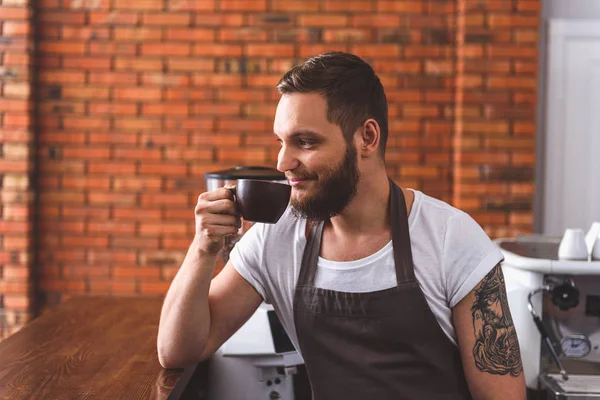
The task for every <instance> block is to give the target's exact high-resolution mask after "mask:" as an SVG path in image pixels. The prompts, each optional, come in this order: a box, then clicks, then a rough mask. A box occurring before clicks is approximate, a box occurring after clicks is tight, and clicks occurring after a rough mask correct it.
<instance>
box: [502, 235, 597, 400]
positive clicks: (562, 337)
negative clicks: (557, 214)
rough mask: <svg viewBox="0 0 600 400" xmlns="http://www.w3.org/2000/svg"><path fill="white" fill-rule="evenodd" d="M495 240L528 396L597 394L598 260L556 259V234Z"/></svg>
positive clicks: (564, 399) (588, 396) (590, 396)
mask: <svg viewBox="0 0 600 400" xmlns="http://www.w3.org/2000/svg"><path fill="white" fill-rule="evenodd" d="M596 237H597V234H596ZM599 240H600V239H599ZM495 242H496V244H498V246H499V247H500V249H501V251H502V253H503V255H504V261H503V263H502V271H503V273H504V278H505V282H506V290H507V295H508V302H509V307H510V310H511V314H512V317H513V322H514V325H515V329H516V332H517V337H518V339H519V345H520V349H521V358H522V361H523V371H524V375H525V380H526V384H527V389H528V390H527V392H528V399H530V400H533V399H535V400H537V399H548V400H550V399H560V400H571V399H577V400H583V399H600V261H592V260H591V257H588V259H587V260H566V259H562V258H561V259H559V257H558V254H559V246H560V243H561V238H560V237H558V238H557V237H548V236H543V235H530V236H522V237H517V238H512V239H498V240H496V241H495Z"/></svg>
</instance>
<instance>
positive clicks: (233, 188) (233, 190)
mask: <svg viewBox="0 0 600 400" xmlns="http://www.w3.org/2000/svg"><path fill="white" fill-rule="evenodd" d="M225 189H227V190H229V191H230V192H231V195H232V196H233V201H234V202H235V201H236V200H237V197H236V195H235V189H236V188H235V185H233V186H227V187H225Z"/></svg>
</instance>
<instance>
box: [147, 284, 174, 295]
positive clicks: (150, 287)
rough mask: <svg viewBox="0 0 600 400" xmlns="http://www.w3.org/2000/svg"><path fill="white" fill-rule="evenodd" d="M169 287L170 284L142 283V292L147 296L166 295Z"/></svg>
mask: <svg viewBox="0 0 600 400" xmlns="http://www.w3.org/2000/svg"><path fill="white" fill-rule="evenodd" d="M169 286H170V283H169V282H141V283H140V291H141V293H147V294H165V293H167V290H169Z"/></svg>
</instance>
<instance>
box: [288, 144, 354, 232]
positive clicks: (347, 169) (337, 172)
mask: <svg viewBox="0 0 600 400" xmlns="http://www.w3.org/2000/svg"><path fill="white" fill-rule="evenodd" d="M356 154H357V153H356V148H355V146H354V144H353V143H351V144H349V145H348V146H347V147H346V154H345V155H344V159H343V160H342V161H341V162H340V163H339V164H338V165H337V166H336V167H334V168H333V169H331V170H330V171H329V172H328V173H327V174H325V175H323V177H322V179H321V180H319V181H317V182H318V183H319V185H318V186H317V188H316V190H315V193H314V195H312V196H305V197H304V198H302V199H299V200H297V199H294V198H292V202H291V204H292V212H293V213H294V215H296V216H298V217H304V218H307V219H309V220H311V221H326V220H328V219H329V218H331V217H335V216H336V215H338V214H339V213H341V212H342V211H343V210H344V208H346V206H347V205H348V204H350V202H351V201H352V199H353V198H354V196H356V192H357V190H358V180H359V178H360V172H359V171H358V165H357V160H356Z"/></svg>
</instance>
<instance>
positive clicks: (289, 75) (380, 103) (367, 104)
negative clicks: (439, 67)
mask: <svg viewBox="0 0 600 400" xmlns="http://www.w3.org/2000/svg"><path fill="white" fill-rule="evenodd" d="M277 90H278V91H279V93H281V94H288V93H319V94H320V95H322V96H323V97H325V100H326V101H327V119H328V120H329V122H331V123H334V124H336V125H338V126H339V127H340V128H341V129H342V132H343V134H344V138H345V139H346V142H347V143H350V142H351V141H352V138H353V135H354V132H356V130H357V129H358V128H359V127H360V126H361V125H362V124H363V123H364V122H365V121H366V120H367V119H369V118H373V119H374V120H375V121H377V123H378V124H379V128H380V130H381V138H380V142H379V153H380V154H381V156H382V158H383V156H384V155H385V145H386V142H387V136H388V105H387V99H386V97H385V91H384V90H383V85H382V84H381V81H380V80H379V77H378V76H377V75H376V74H375V71H374V70H373V68H372V67H371V66H370V65H369V64H367V63H366V62H365V61H363V60H362V59H361V58H360V57H358V56H355V55H353V54H348V53H343V52H328V53H323V54H320V55H318V56H315V57H312V58H309V59H308V60H306V61H305V62H304V63H302V64H300V65H296V66H295V67H293V68H292V69H291V70H289V71H288V72H286V73H285V75H283V77H282V78H281V80H280V81H279V83H278V84H277Z"/></svg>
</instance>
